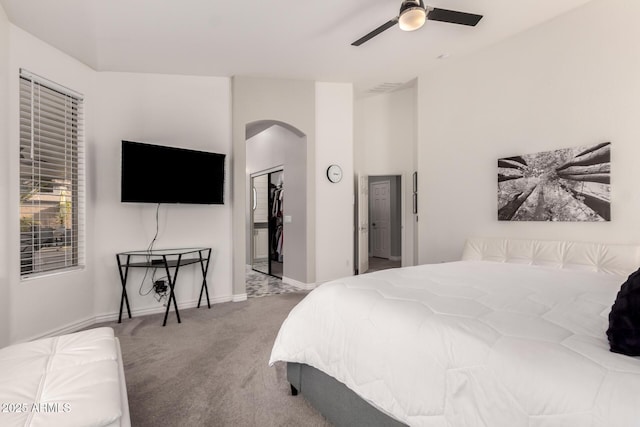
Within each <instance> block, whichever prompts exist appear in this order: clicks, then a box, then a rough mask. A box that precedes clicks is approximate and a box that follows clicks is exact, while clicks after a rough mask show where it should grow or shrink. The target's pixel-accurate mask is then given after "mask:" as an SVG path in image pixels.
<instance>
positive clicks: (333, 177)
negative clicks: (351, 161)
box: [327, 165, 342, 183]
mask: <svg viewBox="0 0 640 427" xmlns="http://www.w3.org/2000/svg"><path fill="white" fill-rule="evenodd" d="M327 178H328V179H329V181H331V182H334V183H335V182H340V180H341V179H342V168H341V167H340V166H338V165H331V166H329V167H328V168H327Z"/></svg>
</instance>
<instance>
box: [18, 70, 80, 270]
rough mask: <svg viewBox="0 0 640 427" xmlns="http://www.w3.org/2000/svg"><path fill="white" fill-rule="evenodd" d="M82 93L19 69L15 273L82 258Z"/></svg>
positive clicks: (65, 265)
mask: <svg viewBox="0 0 640 427" xmlns="http://www.w3.org/2000/svg"><path fill="white" fill-rule="evenodd" d="M83 177H84V147H83V129H82V96H81V95H79V94H77V93H74V92H73V91H72V90H70V89H67V88H65V87H63V86H60V85H57V84H55V83H53V82H50V81H48V80H46V79H43V78H42V77H39V76H36V75H34V74H31V73H29V72H27V71H25V70H20V275H21V276H22V277H28V276H32V275H37V274H42V273H47V272H54V271H60V270H65V269H70V268H75V267H79V266H82V264H83V262H84V250H83V248H84V242H83V235H84V230H83V205H84V179H83Z"/></svg>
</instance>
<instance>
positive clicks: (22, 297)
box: [5, 25, 95, 342]
mask: <svg viewBox="0 0 640 427" xmlns="http://www.w3.org/2000/svg"><path fill="white" fill-rule="evenodd" d="M20 68H26V69H27V70H29V71H31V72H33V73H36V74H38V75H40V76H43V77H45V78H47V79H49V80H52V81H54V82H56V83H59V84H61V85H64V86H67V87H69V88H71V89H73V90H75V91H77V92H80V93H82V94H83V95H84V99H85V101H84V114H85V138H86V144H87V152H88V154H87V156H88V157H89V156H90V155H91V154H90V153H91V148H90V147H91V145H92V144H93V124H94V105H95V104H94V103H95V97H94V93H93V87H94V78H95V72H94V71H93V70H91V69H90V68H88V67H86V66H85V65H83V64H81V63H80V62H78V61H76V60H75V59H72V58H71V57H69V56H67V55H65V54H63V53H62V52H60V51H58V50H57V49H54V48H53V47H51V46H49V45H47V44H45V43H43V42H42V41H40V40H38V39H36V38H35V37H33V36H31V35H30V34H28V33H26V32H24V31H23V30H21V29H19V28H18V27H16V26H14V25H10V59H9V73H8V76H9V96H8V98H7V103H8V108H9V126H8V127H9V144H8V149H7V150H6V151H7V154H8V156H7V157H6V158H7V161H6V163H7V169H8V173H9V180H8V182H9V189H8V197H7V198H6V199H5V200H9V201H15V202H13V203H11V202H10V203H8V205H9V206H10V208H9V212H8V215H7V217H8V227H7V231H8V235H7V239H6V248H7V250H8V254H7V257H6V260H7V262H8V266H7V272H8V274H9V282H10V288H11V289H10V301H11V302H10V304H11V318H10V322H9V324H10V328H11V338H10V340H11V341H12V342H14V341H21V340H25V339H28V338H32V337H35V336H40V335H43V334H45V333H47V332H49V331H53V330H59V329H61V328H64V327H65V326H67V325H73V324H75V325H77V324H78V323H79V322H82V321H84V320H87V321H91V320H92V319H93V314H94V306H93V301H94V298H93V297H94V292H93V291H94V287H93V280H94V275H93V273H94V272H93V268H92V267H93V262H92V261H93V251H92V248H93V245H92V244H91V242H92V241H93V234H92V230H93V225H94V222H93V214H94V210H93V205H92V203H91V202H90V201H88V202H87V205H86V241H87V243H88V244H87V249H86V267H85V268H84V269H82V270H77V271H73V272H67V273H63V274H57V275H48V276H45V277H40V278H35V279H30V280H25V281H21V280H20V269H19V266H20V260H19V246H20V242H19V210H18V209H17V206H18V205H17V204H18V200H19V179H18V173H19V165H18V159H19V147H18V140H19V109H18V105H19V70H20ZM92 185H93V181H92V180H91V177H87V188H91V186H92Z"/></svg>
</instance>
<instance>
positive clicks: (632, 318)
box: [607, 269, 640, 356]
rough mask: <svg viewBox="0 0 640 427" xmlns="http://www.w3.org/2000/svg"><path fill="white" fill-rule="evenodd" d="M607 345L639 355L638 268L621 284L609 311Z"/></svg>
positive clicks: (628, 353)
mask: <svg viewBox="0 0 640 427" xmlns="http://www.w3.org/2000/svg"><path fill="white" fill-rule="evenodd" d="M607 337H608V338H609V346H610V347H611V351H613V352H614V353H622V354H626V355H627V356H640V269H638V271H636V272H635V273H632V274H631V275H630V276H629V278H628V279H627V281H626V282H624V283H623V284H622V287H621V288H620V291H619V292H618V296H617V297H616V301H615V302H614V303H613V307H611V313H609V329H607Z"/></svg>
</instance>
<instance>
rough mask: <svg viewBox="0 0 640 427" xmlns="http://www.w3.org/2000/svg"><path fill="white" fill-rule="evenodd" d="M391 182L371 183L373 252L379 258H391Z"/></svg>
mask: <svg viewBox="0 0 640 427" xmlns="http://www.w3.org/2000/svg"><path fill="white" fill-rule="evenodd" d="M390 193H391V182H390V181H380V182H373V183H371V194H370V195H369V197H370V198H371V212H370V216H371V252H372V255H373V256H375V257H379V258H386V259H389V257H391V224H390V223H391V195H390Z"/></svg>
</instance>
